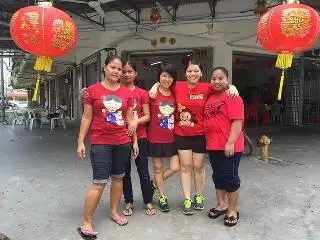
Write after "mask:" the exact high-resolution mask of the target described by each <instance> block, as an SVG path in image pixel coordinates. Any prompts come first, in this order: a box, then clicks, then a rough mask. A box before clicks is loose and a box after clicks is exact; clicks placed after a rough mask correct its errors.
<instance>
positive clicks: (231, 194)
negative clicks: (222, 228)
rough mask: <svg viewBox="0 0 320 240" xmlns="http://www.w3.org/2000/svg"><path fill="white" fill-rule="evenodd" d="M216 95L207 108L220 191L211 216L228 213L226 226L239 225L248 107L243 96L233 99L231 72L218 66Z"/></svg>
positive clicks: (209, 140)
mask: <svg viewBox="0 0 320 240" xmlns="http://www.w3.org/2000/svg"><path fill="white" fill-rule="evenodd" d="M211 84H212V88H213V90H214V93H213V94H212V95H211V96H210V97H209V98H208V100H207V102H206V104H205V108H204V129H205V136H206V140H207V141H206V148H207V150H208V151H209V159H210V163H211V166H212V170H213V174H212V179H213V182H214V184H215V188H216V195H217V205H216V207H215V208H212V209H210V212H209V217H210V218H217V217H219V216H221V215H224V214H227V215H226V216H225V219H224V224H225V225H226V226H235V225H236V224H237V222H238V219H239V213H238V212H237V201H238V198H239V190H240V178H239V171H238V169H239V163H240V158H241V154H242V152H243V150H244V137H243V131H242V126H243V121H244V107H243V101H242V98H241V97H237V98H233V99H231V98H229V97H228V95H227V93H226V90H227V86H228V71H227V70H226V69H225V68H223V67H217V68H215V69H214V70H213V72H212V78H211Z"/></svg>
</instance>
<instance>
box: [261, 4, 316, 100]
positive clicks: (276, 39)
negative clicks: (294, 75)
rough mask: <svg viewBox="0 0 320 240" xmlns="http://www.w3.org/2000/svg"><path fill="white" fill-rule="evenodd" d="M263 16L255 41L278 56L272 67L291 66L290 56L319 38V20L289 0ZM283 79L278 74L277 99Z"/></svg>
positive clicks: (308, 46) (308, 10)
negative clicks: (279, 79) (279, 78)
mask: <svg viewBox="0 0 320 240" xmlns="http://www.w3.org/2000/svg"><path fill="white" fill-rule="evenodd" d="M289 2H290V3H288V4H281V5H278V6H276V7H274V8H272V9H270V10H269V11H268V12H267V13H265V14H264V15H263V16H262V17H261V18H260V20H259V23H258V26H257V37H258V41H259V42H260V44H261V45H262V47H263V48H265V49H267V50H269V51H271V52H274V53H278V59H277V63H276V67H278V68H281V69H282V70H285V69H287V68H289V67H291V64H292V59H293V54H295V53H297V52H301V51H303V50H305V49H308V48H311V47H312V46H313V45H314V43H315V42H316V40H317V38H318V36H319V26H320V18H319V15H318V13H317V11H316V10H314V9H313V8H311V7H309V6H307V5H304V4H299V3H297V1H295V0H290V1H289ZM283 80H284V71H282V76H281V81H280V88H279V94H278V99H279V100H281V93H282V87H283Z"/></svg>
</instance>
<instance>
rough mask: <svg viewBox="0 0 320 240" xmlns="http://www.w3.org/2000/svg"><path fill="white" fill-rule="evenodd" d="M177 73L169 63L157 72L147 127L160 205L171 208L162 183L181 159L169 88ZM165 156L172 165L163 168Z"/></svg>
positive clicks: (177, 166) (173, 105)
mask: <svg viewBox="0 0 320 240" xmlns="http://www.w3.org/2000/svg"><path fill="white" fill-rule="evenodd" d="M176 78H177V72H176V70H175V69H173V68H172V66H171V65H169V64H163V65H162V66H161V68H160V70H159V73H158V82H159V93H158V95H157V96H156V98H155V99H152V100H151V102H150V108H151V120H150V125H149V128H148V141H149V149H148V151H149V156H150V157H152V161H153V168H154V180H155V184H156V187H157V189H158V194H159V208H160V211H162V212H168V211H170V208H169V204H168V198H167V197H166V195H165V194H164V187H163V182H164V180H165V179H167V178H168V177H170V176H172V175H173V174H174V173H175V172H177V171H179V167H180V166H179V158H178V154H177V148H176V145H175V141H174V125H175V120H174V115H175V109H176V104H175V97H174V94H173V92H172V91H171V90H170V87H171V86H172V85H173V84H174V83H175V81H176ZM163 158H169V161H170V164H169V165H170V167H169V168H168V169H167V170H164V166H163Z"/></svg>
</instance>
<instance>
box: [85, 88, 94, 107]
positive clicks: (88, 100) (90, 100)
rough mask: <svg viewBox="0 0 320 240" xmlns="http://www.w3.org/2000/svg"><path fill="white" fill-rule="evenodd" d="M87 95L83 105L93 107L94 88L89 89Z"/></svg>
mask: <svg viewBox="0 0 320 240" xmlns="http://www.w3.org/2000/svg"><path fill="white" fill-rule="evenodd" d="M86 92H87V93H86V94H85V97H84V98H83V104H88V105H93V102H94V100H93V90H92V88H90V87H89V88H87V89H86Z"/></svg>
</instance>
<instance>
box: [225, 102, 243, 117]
mask: <svg viewBox="0 0 320 240" xmlns="http://www.w3.org/2000/svg"><path fill="white" fill-rule="evenodd" d="M228 116H229V119H231V120H244V106H243V100H242V98H241V97H236V98H233V99H232V98H229V106H228Z"/></svg>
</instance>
